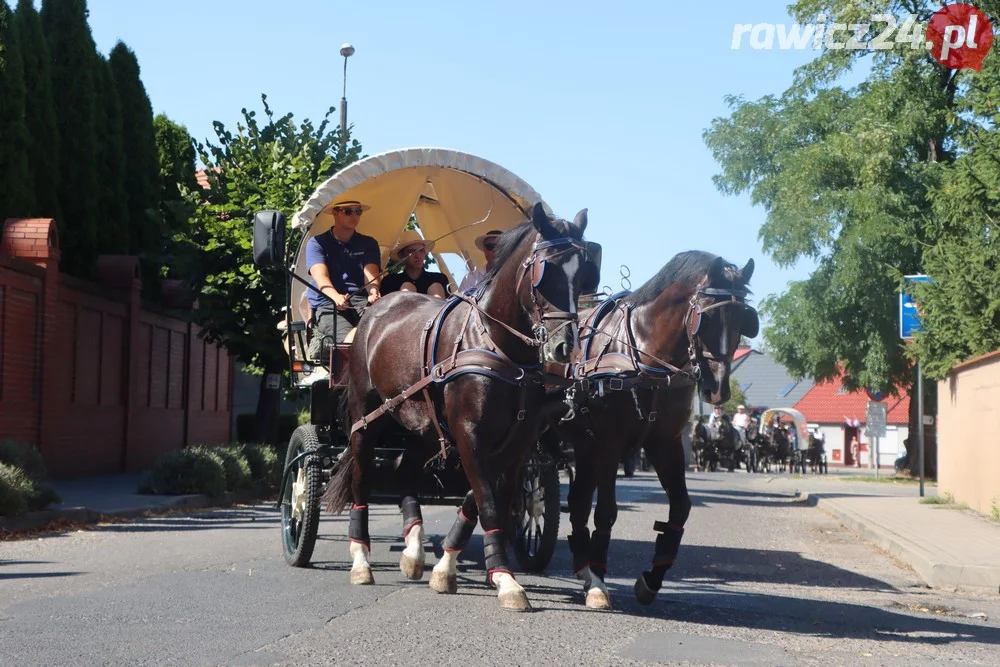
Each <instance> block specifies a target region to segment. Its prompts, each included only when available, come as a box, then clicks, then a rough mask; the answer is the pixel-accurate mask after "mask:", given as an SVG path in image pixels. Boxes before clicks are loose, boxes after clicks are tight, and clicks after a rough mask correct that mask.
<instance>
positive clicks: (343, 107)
mask: <svg viewBox="0 0 1000 667" xmlns="http://www.w3.org/2000/svg"><path fill="white" fill-rule="evenodd" d="M340 55H342V56H344V90H343V92H342V93H341V97H340V150H341V152H344V151H346V150H347V59H348V58H350V57H351V56H353V55H354V47H353V46H351V44H350V42H348V43H346V44H344V45H343V46H341V47H340Z"/></svg>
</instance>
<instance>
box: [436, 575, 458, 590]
mask: <svg viewBox="0 0 1000 667" xmlns="http://www.w3.org/2000/svg"><path fill="white" fill-rule="evenodd" d="M431 589H433V590H435V591H437V592H438V593H450V594H451V595H454V594H455V593H457V592H458V577H457V576H456V575H454V574H447V573H446V572H431Z"/></svg>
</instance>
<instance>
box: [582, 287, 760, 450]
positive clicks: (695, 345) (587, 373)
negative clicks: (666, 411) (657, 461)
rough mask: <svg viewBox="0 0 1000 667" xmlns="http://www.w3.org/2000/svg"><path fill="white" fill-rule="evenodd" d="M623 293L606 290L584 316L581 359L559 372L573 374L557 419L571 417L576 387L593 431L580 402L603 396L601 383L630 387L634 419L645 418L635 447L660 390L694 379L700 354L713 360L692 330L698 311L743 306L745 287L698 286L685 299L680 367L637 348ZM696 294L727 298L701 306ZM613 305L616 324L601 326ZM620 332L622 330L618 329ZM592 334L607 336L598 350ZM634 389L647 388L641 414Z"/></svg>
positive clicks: (697, 325) (648, 427)
mask: <svg viewBox="0 0 1000 667" xmlns="http://www.w3.org/2000/svg"><path fill="white" fill-rule="evenodd" d="M629 294H631V292H629V291H627V290H623V291H621V292H618V293H617V294H613V295H611V296H610V297H609V298H608V299H607V300H606V301H604V302H603V303H602V304H601V305H600V306H598V307H597V308H595V309H594V310H593V312H591V314H590V316H589V317H588V318H587V320H586V321H585V322H584V323H583V324H582V325H581V326H580V335H581V338H583V337H585V338H586V340H587V342H586V345H585V346H584V349H583V355H582V356H583V359H582V360H581V361H579V362H576V363H575V364H571V365H570V366H569V368H568V369H567V371H566V374H565V375H566V377H567V378H570V379H572V380H573V386H572V387H571V389H570V392H571V395H570V396H569V398H568V400H567V404H569V405H570V413H569V414H568V415H567V416H566V417H564V418H563V419H564V420H568V419H572V418H573V417H574V414H573V413H574V410H573V404H574V402H575V401H576V392H580V393H582V395H583V399H582V403H583V404H582V405H581V412H582V413H583V414H584V415H585V416H587V418H588V424H587V425H586V426H585V428H586V430H587V432H588V434H590V435H591V436H592V437H595V436H594V432H593V429H592V428H591V426H592V425H591V424H590V423H589V414H590V410H589V408H588V407H587V405H586V403H587V402H588V401H589V400H590V399H591V398H596V397H597V396H600V397H603V396H604V393H605V383H606V384H607V388H608V389H609V390H611V391H626V390H628V391H631V393H632V397H633V400H634V401H635V409H636V412H637V413H638V415H639V419H640V420H642V421H643V422H644V423H645V425H644V427H643V430H642V432H641V433H640V435H639V438H638V440H637V442H636V444H635V447H636V448H639V447H641V446H642V444H643V443H644V442H645V440H646V437H647V436H648V435H649V432H650V430H652V427H653V424H654V423H655V422H656V416H657V412H656V406H657V402H658V399H659V397H660V394H662V393H663V392H664V391H666V390H667V389H670V388H671V387H685V386H690V385H692V384H696V383H697V382H698V380H699V379H700V377H701V366H700V365H699V361H700V360H701V359H712V360H714V357H712V355H711V354H706V351H705V350H704V347H703V345H702V343H701V339H700V337H699V336H698V335H697V334H698V330H699V329H700V327H701V318H702V315H703V314H704V313H706V312H709V311H711V310H715V309H717V308H722V307H725V306H732V305H738V306H741V307H743V308H749V306H747V305H746V304H745V303H744V302H743V299H744V298H745V296H746V291H745V290H738V289H722V288H712V287H704V286H699V287H698V288H697V289H696V290H695V293H694V294H693V295H692V297H691V300H690V301H689V308H688V310H687V312H686V313H685V315H684V330H685V333H686V334H687V337H688V360H687V363H686V364H685V365H684V366H683V367H681V368H678V367H677V366H675V365H673V364H671V363H669V362H666V361H664V360H662V359H657V358H656V357H654V356H653V355H651V354H649V353H647V352H643V351H641V350H640V349H639V347H638V345H637V344H636V340H635V333H634V332H633V330H632V321H631V320H632V311H633V309H634V308H635V304H633V303H630V302H624V301H621V299H622V297H625V296H628V295H629ZM699 295H704V296H713V297H729V298H728V299H725V300H719V301H716V302H715V303H712V304H711V305H709V306H707V307H704V308H703V307H702V306H701V304H700V303H699V301H698V297H699ZM619 310H621V311H622V316H621V319H619V320H618V322H617V324H615V325H613V326H614V329H613V331H610V332H609V331H605V330H604V328H603V327H601V322H602V320H604V319H605V318H606V317H608V316H609V315H611V314H612V313H614V312H616V311H619ZM586 330H589V331H590V332H591V333H589V334H587V333H584V332H585V331H586ZM623 330H624V331H623ZM623 333H624V336H623V335H622V334H623ZM598 334H601V335H603V336H604V337H605V338H606V339H607V340H606V342H605V343H604V345H603V346H602V347H601V349H600V352H599V353H598V354H597V355H596V356H593V357H592V356H591V350H592V347H593V343H594V337H595V336H596V335H598ZM614 342H619V343H621V344H622V345H623V346H624V347H625V348H626V349H627V354H624V353H621V352H611V351H609V350H610V348H611V345H612V343H614ZM640 355H645V356H647V357H650V358H652V359H654V360H655V361H656V362H657V363H658V364H660V366H659V367H657V366H650V365H647V364H643V363H642V361H641V357H640ZM595 387H596V388H595ZM638 390H649V391H650V394H651V396H650V405H649V410H648V412H647V413H646V415H645V416H643V412H642V408H641V406H640V405H639V396H638Z"/></svg>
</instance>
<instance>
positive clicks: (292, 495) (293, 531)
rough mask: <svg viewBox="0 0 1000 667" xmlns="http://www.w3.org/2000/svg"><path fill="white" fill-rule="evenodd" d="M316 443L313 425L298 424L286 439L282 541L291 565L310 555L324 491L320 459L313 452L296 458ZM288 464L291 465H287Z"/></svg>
mask: <svg viewBox="0 0 1000 667" xmlns="http://www.w3.org/2000/svg"><path fill="white" fill-rule="evenodd" d="M319 446H320V442H319V436H318V435H317V433H316V427H315V426H313V425H312V424H303V425H302V426H299V427H298V428H297V429H295V431H294V432H293V433H292V437H291V439H290V440H289V441H288V454H287V455H286V456H285V468H286V469H288V475H287V476H286V480H285V483H284V485H283V487H282V489H281V544H282V546H283V547H284V552H285V561H287V562H288V564H289V565H292V566H294V567H306V566H308V565H309V560H310V559H311V558H312V553H313V547H315V546H316V533H317V531H318V530H319V500H320V494H321V493H322V491H323V488H322V486H323V475H322V472H323V471H322V469H321V467H320V458H319V457H318V456H316V455H315V454H307V455H306V456H304V457H302V458H300V459H298V461H295V458H296V457H297V456H299V454H302V453H303V452H312V451H315V450H316V449H317V448H318V447H319ZM292 461H295V462H294V463H292ZM289 463H292V465H291V466H289ZM289 468H290V469H289Z"/></svg>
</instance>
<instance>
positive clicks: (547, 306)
mask: <svg viewBox="0 0 1000 667" xmlns="http://www.w3.org/2000/svg"><path fill="white" fill-rule="evenodd" d="M531 224H532V226H533V227H534V228H535V231H536V232H537V235H536V236H535V239H534V242H533V243H531V244H530V248H529V247H527V244H524V245H525V248H524V249H523V255H522V258H521V268H522V271H521V273H520V274H519V276H518V281H517V298H518V300H519V302H520V304H521V307H522V308H523V309H524V311H525V312H526V313H528V317H529V318H530V320H531V331H532V334H534V336H535V339H536V340H537V341H538V342H539V348H540V353H539V357H540V360H541V361H542V362H546V361H549V362H555V363H566V362H568V361H569V359H570V354H571V353H572V352H573V350H574V349H575V348H576V345H577V341H578V329H577V312H576V301H577V298H578V297H579V295H580V294H581V293H582V292H583V291H584V289H587V288H589V287H590V284H591V283H592V282H593V277H592V276H591V275H590V274H591V273H592V272H593V266H592V264H593V263H592V262H591V261H590V259H589V257H588V249H587V246H586V244H585V243H584V242H583V232H584V230H585V229H586V228H587V209H583V210H581V211H580V212H579V213H577V214H576V218H574V220H573V222H567V221H565V220H562V219H556V218H550V217H549V216H548V215H547V214H546V213H545V209H544V208H543V207H542V205H541V204H540V203H539V204H535V207H534V209H533V211H532V218H531ZM498 253H499V250H498ZM525 276H527V277H528V280H522V278H524V277H525Z"/></svg>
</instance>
